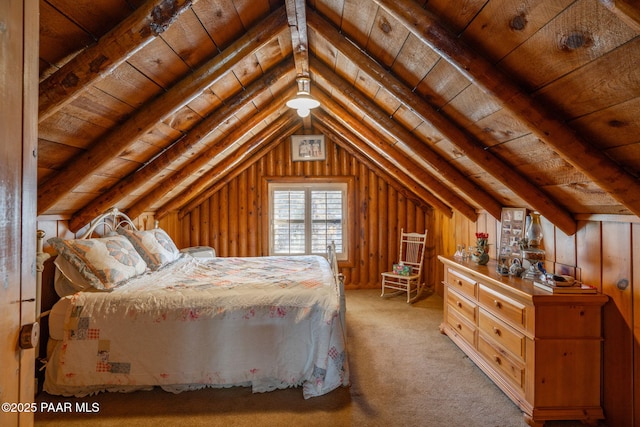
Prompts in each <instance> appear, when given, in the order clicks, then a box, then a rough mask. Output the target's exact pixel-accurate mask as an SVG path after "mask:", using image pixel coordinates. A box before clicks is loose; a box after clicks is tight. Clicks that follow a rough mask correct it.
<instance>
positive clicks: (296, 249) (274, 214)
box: [269, 182, 347, 259]
mask: <svg viewBox="0 0 640 427" xmlns="http://www.w3.org/2000/svg"><path fill="white" fill-rule="evenodd" d="M269 219H270V221H269V224H270V230H269V231H270V232H269V239H270V242H269V248H270V254H271V255H304V254H316V255H325V254H326V253H327V246H328V245H329V244H331V242H332V241H333V242H335V245H336V253H337V256H338V259H346V258H347V247H346V245H347V237H346V236H347V184H346V183H340V182H338V183H290V182H288V183H274V182H272V183H269Z"/></svg>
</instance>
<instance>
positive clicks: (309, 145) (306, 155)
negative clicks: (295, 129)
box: [291, 135, 327, 162]
mask: <svg viewBox="0 0 640 427" xmlns="http://www.w3.org/2000/svg"><path fill="white" fill-rule="evenodd" d="M326 156H327V152H326V149H325V143H324V135H291V160H292V161H294V162H308V161H315V160H324V159H325V158H326Z"/></svg>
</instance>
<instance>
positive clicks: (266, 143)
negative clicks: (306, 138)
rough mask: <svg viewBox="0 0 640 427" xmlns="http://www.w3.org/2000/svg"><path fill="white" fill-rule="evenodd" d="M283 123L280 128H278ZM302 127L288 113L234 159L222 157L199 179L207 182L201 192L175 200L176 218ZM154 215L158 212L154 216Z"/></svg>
mask: <svg viewBox="0 0 640 427" xmlns="http://www.w3.org/2000/svg"><path fill="white" fill-rule="evenodd" d="M281 122H282V125H281ZM301 127H302V120H300V118H299V117H297V116H296V113H295V112H293V111H287V112H286V113H284V114H283V115H282V116H280V117H279V118H278V119H277V120H276V121H275V122H274V123H273V126H270V127H268V128H265V129H263V130H262V131H261V132H260V133H259V134H258V135H256V136H254V137H253V138H252V139H251V141H249V142H248V143H246V144H243V145H242V146H241V147H240V148H239V149H238V150H237V151H236V152H234V153H233V156H229V157H227V158H225V159H224V160H223V161H222V162H220V163H218V164H217V165H215V166H214V168H213V169H212V170H211V171H209V172H207V174H206V175H203V176H202V179H203V180H205V181H206V182H207V183H208V187H207V188H206V189H205V190H203V191H200V192H197V193H193V192H189V191H188V193H191V194H190V195H191V196H192V197H188V198H185V200H186V202H185V201H178V202H179V203H177V204H182V207H181V208H180V211H179V212H178V218H184V217H185V216H186V215H187V214H188V213H189V212H191V211H192V210H194V209H195V208H197V207H198V206H200V205H201V204H202V203H204V202H205V200H207V199H208V198H210V197H211V196H213V195H214V194H215V193H216V192H218V191H219V190H220V189H221V188H222V187H224V186H225V185H227V184H228V183H229V182H231V180H233V179H234V178H236V177H237V176H238V175H240V174H241V173H242V172H244V171H245V170H247V169H248V168H249V167H250V166H251V165H252V164H254V163H255V162H256V161H258V160H259V159H260V158H262V156H264V155H265V154H266V153H268V152H269V151H271V150H272V149H273V148H274V147H275V146H277V145H278V144H280V143H281V142H282V139H284V138H286V137H287V136H289V135H291V134H293V133H294V132H296V131H297V130H298V129H300V128H301ZM171 208H172V205H169V204H167V206H163V207H162V208H161V209H160V210H159V211H158V212H159V213H160V214H162V215H166V214H165V212H166V213H169V211H170V210H171ZM156 214H157V213H156Z"/></svg>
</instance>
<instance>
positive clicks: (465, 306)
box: [447, 289, 478, 325]
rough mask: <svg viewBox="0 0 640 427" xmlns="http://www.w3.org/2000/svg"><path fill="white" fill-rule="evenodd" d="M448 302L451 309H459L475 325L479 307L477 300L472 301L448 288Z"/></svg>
mask: <svg viewBox="0 0 640 427" xmlns="http://www.w3.org/2000/svg"><path fill="white" fill-rule="evenodd" d="M447 304H448V305H449V307H450V310H455V311H457V312H458V313H459V314H460V315H461V316H463V317H465V318H466V319H468V320H469V321H470V322H472V323H473V324H474V325H475V323H476V318H477V314H476V313H477V307H478V305H477V304H476V303H475V302H473V301H470V300H469V299H467V298H465V297H463V296H462V295H460V294H459V293H457V292H455V291H453V290H451V289H447Z"/></svg>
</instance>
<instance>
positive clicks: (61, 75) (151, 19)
mask: <svg viewBox="0 0 640 427" xmlns="http://www.w3.org/2000/svg"><path fill="white" fill-rule="evenodd" d="M197 2H198V0H149V1H147V2H146V3H144V4H143V5H142V6H140V7H139V8H137V9H136V10H135V11H134V12H133V13H132V14H131V15H129V16H128V17H127V18H126V19H125V20H123V21H122V22H121V23H120V24H118V25H117V26H116V27H114V28H113V29H112V30H111V31H109V32H108V33H107V34H105V35H104V36H102V38H100V40H98V42H97V43H96V44H94V45H92V46H90V47H88V48H86V49H85V50H83V51H82V52H80V53H79V54H77V55H76V56H75V57H74V58H73V59H71V60H70V61H69V62H67V63H66V64H64V65H63V66H62V67H61V68H60V69H58V71H56V72H55V73H53V74H52V75H50V76H49V77H47V78H46V79H45V80H44V81H42V82H41V83H40V88H39V89H40V95H39V114H38V121H39V122H42V121H43V120H46V119H47V118H49V117H51V116H52V115H53V114H55V113H56V112H57V111H59V110H60V109H61V108H62V107H64V106H65V105H67V104H68V103H69V102H71V101H73V100H74V99H76V98H77V97H78V96H80V94H81V93H82V92H83V91H84V90H86V88H87V87H89V86H91V85H92V84H93V83H95V82H96V81H97V80H99V79H100V78H102V77H103V76H105V75H107V74H110V73H111V72H112V71H113V70H114V69H116V68H117V67H118V66H119V65H120V64H122V63H123V62H125V61H126V60H127V59H129V58H130V57H131V56H133V55H134V54H135V53H136V52H138V51H139V50H140V49H142V48H143V47H145V46H146V45H147V44H149V43H150V42H151V41H153V39H155V38H156V37H157V36H158V35H160V34H162V33H163V32H164V31H166V30H167V28H169V26H170V25H171V24H172V23H173V22H174V21H175V20H176V19H177V18H178V17H179V16H180V15H181V14H182V13H183V12H184V11H186V10H189V9H190V8H191V7H192V6H193V5H194V4H195V3H197Z"/></svg>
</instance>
